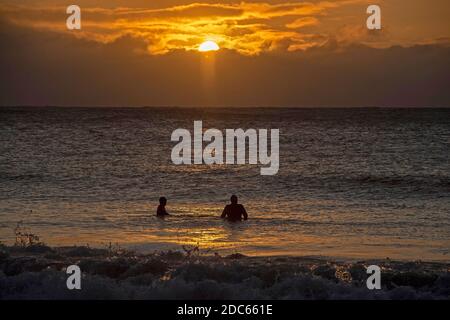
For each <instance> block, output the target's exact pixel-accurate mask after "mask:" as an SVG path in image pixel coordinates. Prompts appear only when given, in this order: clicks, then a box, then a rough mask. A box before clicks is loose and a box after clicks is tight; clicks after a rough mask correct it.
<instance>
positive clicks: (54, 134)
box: [0, 107, 450, 261]
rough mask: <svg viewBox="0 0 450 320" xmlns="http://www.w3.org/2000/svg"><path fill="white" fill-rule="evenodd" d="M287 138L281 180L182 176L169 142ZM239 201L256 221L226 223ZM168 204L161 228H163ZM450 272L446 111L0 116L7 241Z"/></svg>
mask: <svg viewBox="0 0 450 320" xmlns="http://www.w3.org/2000/svg"><path fill="white" fill-rule="evenodd" d="M197 120H201V121H203V130H207V129H209V128H215V129H219V130H222V131H223V132H225V130H226V129H237V128H242V129H244V130H246V129H269V130H271V129H279V161H280V167H279V171H278V173H277V174H276V175H272V176H264V175H261V173H260V169H261V165H250V164H244V165H226V164H223V165H219V164H216V165H206V164H200V165H175V164H173V162H172V159H171V152H172V148H173V147H174V146H175V145H176V142H173V141H171V135H172V132H173V131H174V130H176V129H179V128H184V129H187V130H189V131H190V132H192V133H193V130H194V121H197ZM232 194H235V195H237V196H238V197H239V202H240V203H241V204H243V205H244V206H245V208H246V210H247V212H248V215H249V219H248V221H245V222H240V223H229V222H227V221H223V220H222V219H220V215H221V213H222V210H223V208H224V206H225V205H226V204H228V203H229V201H230V200H229V199H230V196H231V195H232ZM161 196H164V197H166V198H167V200H168V203H167V211H168V212H169V213H170V214H171V215H170V216H169V217H167V218H165V219H159V218H157V217H156V216H155V215H156V208H157V206H158V199H159V197H161ZM17 230H20V232H22V234H23V233H31V234H34V235H37V236H39V241H42V242H44V243H46V244H48V245H52V246H72V245H89V246H91V247H108V246H109V247H111V246H117V247H122V248H127V249H130V250H131V249H132V250H140V251H143V252H151V251H155V250H184V251H189V250H192V249H195V250H197V249H198V250H200V251H201V252H203V253H205V254H208V253H209V254H214V253H217V254H225V253H241V254H245V255H254V256H279V255H289V256H311V257H334V258H342V259H365V258H374V259H375V258H377V259H378V258H382V259H384V258H390V259H399V260H427V261H449V260H450V109H445V108H442V109H438V108H421V109H415V108H400V109H396V108H389V107H384V108H375V107H374V108H339V109H336V108H231V107H230V108H207V107H198V108H181V107H159V108H157V107H140V108H106V107H103V108H94V107H92V108H86V107H84V108H82V107H1V108H0V241H1V242H2V243H4V244H8V245H10V244H14V243H15V241H16V231H17Z"/></svg>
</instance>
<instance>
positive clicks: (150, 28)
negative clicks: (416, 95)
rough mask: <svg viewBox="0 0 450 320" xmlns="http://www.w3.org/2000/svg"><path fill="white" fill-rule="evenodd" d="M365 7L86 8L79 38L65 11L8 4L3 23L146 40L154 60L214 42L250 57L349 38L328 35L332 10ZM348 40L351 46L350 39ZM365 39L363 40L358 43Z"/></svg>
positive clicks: (0, 11)
mask: <svg viewBox="0 0 450 320" xmlns="http://www.w3.org/2000/svg"><path fill="white" fill-rule="evenodd" d="M361 3H368V0H342V1H333V2H331V1H319V2H317V1H316V2H286V3H278V2H276V3H270V2H252V3H250V2H238V3H234V2H229V1H228V2H226V3H191V4H185V5H176V6H171V7H166V8H127V7H118V8H98V7H87V6H86V7H84V6H82V8H81V9H82V30H80V31H76V32H73V31H68V30H66V26H65V20H66V18H67V15H66V13H65V7H54V6H53V7H52V6H45V5H42V6H39V5H35V6H31V5H28V6H21V5H14V4H13V5H6V4H5V5H0V17H2V18H3V19H7V20H8V21H10V22H12V23H15V24H17V25H21V26H25V27H30V28H34V29H36V30H45V31H51V32H59V33H64V34H67V35H68V36H75V37H78V38H81V39H85V40H89V41H95V42H100V43H111V42H113V41H116V40H117V39H119V38H121V37H124V36H130V37H132V38H135V39H140V40H142V41H143V42H144V43H145V44H146V46H147V51H148V53H149V54H152V55H158V54H166V53H168V52H171V51H175V50H188V51H189V50H196V49H197V47H198V45H199V43H202V42H203V41H205V40H208V39H210V40H214V41H216V42H217V43H219V45H220V47H221V48H225V49H229V50H234V51H237V52H239V53H241V54H244V55H258V54H260V53H262V52H270V51H275V50H287V51H297V50H305V49H308V48H311V47H315V46H321V45H323V44H324V43H326V41H327V39H329V38H333V39H340V38H343V37H342V36H341V37H340V38H339V37H338V36H336V35H334V34H333V33H332V32H329V31H328V32H326V31H324V30H322V29H321V26H322V24H323V23H322V21H323V20H324V19H326V18H327V17H328V16H329V15H330V14H331V12H332V10H338V9H342V8H345V7H351V6H354V5H356V4H361ZM359 11H361V10H359ZM364 14H365V12H364V11H363V12H361V17H362V19H364ZM333 23H336V22H333ZM305 27H309V28H308V30H309V33H307V32H305V31H304V28H305ZM311 28H315V29H314V30H313V29H311ZM330 29H335V30H339V29H340V28H338V27H336V28H328V30H330ZM344 38H345V41H347V40H348V36H344ZM359 38H360V36H359V35H358V36H357V37H355V39H359Z"/></svg>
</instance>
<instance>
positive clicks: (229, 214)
mask: <svg viewBox="0 0 450 320" xmlns="http://www.w3.org/2000/svg"><path fill="white" fill-rule="evenodd" d="M230 201H231V204H227V205H226V206H225V208H224V209H223V212H222V215H221V216H220V217H221V218H222V219H227V220H228V221H232V222H236V221H242V219H244V220H247V219H248V215H247V211H245V208H244V206H243V205H242V204H238V197H237V196H235V195H232V196H231V198H230Z"/></svg>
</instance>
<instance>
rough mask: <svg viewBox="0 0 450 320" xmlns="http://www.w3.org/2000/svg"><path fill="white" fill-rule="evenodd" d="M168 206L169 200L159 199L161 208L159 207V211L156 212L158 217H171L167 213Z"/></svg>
mask: <svg viewBox="0 0 450 320" xmlns="http://www.w3.org/2000/svg"><path fill="white" fill-rule="evenodd" d="M166 204H167V199H166V198H165V197H161V198H159V206H158V209H157V210H156V216H157V217H160V218H162V217H165V216H168V215H169V214H168V213H167V211H166Z"/></svg>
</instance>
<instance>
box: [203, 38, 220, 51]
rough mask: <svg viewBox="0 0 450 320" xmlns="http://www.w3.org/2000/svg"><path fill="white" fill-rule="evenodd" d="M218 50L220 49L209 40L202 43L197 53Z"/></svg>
mask: <svg viewBox="0 0 450 320" xmlns="http://www.w3.org/2000/svg"><path fill="white" fill-rule="evenodd" d="M219 49H220V47H219V45H218V44H217V43H215V42H214V41H211V40H208V41H205V42H203V43H202V44H201V45H200V46H199V47H198V51H200V52H208V51H217V50H219Z"/></svg>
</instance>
